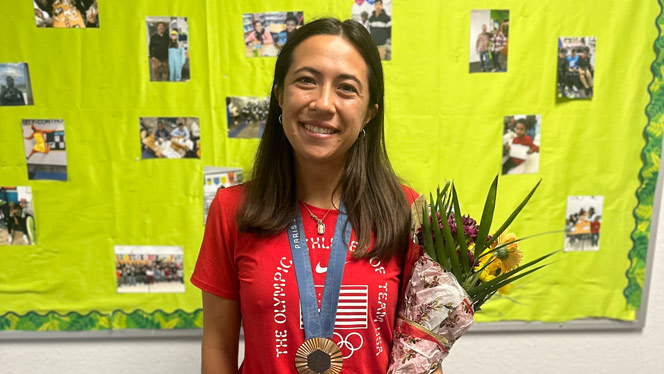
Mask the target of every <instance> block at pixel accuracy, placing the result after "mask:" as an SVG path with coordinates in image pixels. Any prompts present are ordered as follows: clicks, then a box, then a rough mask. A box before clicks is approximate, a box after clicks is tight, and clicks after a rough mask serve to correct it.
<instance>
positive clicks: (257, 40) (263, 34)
mask: <svg viewBox="0 0 664 374" xmlns="http://www.w3.org/2000/svg"><path fill="white" fill-rule="evenodd" d="M272 43H274V40H273V39H272V34H270V32H269V31H268V30H267V29H264V28H263V22H261V21H260V20H255V21H254V30H253V31H252V32H250V33H249V35H248V36H247V37H246V38H245V39H244V44H256V45H259V46H260V45H263V44H272Z"/></svg>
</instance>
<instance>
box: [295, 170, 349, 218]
mask: <svg viewBox="0 0 664 374" xmlns="http://www.w3.org/2000/svg"><path fill="white" fill-rule="evenodd" d="M295 173H296V176H295V183H296V184H297V198H298V199H299V200H300V201H302V202H304V203H307V204H309V205H313V206H315V207H319V208H323V209H331V208H338V207H339V203H340V200H341V189H339V188H337V185H338V184H339V181H340V180H341V177H342V175H343V166H341V167H339V166H333V165H319V164H315V163H308V162H296V165H295Z"/></svg>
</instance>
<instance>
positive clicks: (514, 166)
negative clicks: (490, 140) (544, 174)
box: [502, 114, 542, 175]
mask: <svg viewBox="0 0 664 374" xmlns="http://www.w3.org/2000/svg"><path fill="white" fill-rule="evenodd" d="M541 120H542V116H541V115H539V114H535V115H515V116H505V118H504V119H503V158H502V174H503V175H506V174H537V173H538V172H539V160H540V153H539V152H540V144H541V141H542V140H541V139H542V137H541V131H542V129H541V127H542V123H541Z"/></svg>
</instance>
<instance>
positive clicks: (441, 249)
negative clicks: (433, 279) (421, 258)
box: [431, 193, 451, 270]
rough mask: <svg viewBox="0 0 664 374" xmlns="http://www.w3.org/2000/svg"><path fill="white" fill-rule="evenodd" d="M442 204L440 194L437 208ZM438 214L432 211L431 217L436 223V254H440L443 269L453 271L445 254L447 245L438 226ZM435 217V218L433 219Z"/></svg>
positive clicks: (434, 231) (439, 258)
mask: <svg viewBox="0 0 664 374" xmlns="http://www.w3.org/2000/svg"><path fill="white" fill-rule="evenodd" d="M440 202H441V200H440V193H439V194H438V202H437V203H436V206H437V207H438V208H440V207H441V204H440ZM436 213H438V211H432V212H431V217H432V219H433V221H434V223H433V234H434V236H435V238H436V243H435V244H436V253H437V254H438V262H439V263H440V265H441V266H442V267H443V269H445V270H450V269H451V264H450V260H449V258H448V257H447V255H446V253H445V244H444V240H443V233H442V231H441V230H440V225H439V224H438V216H437V214H436ZM443 213H444V212H443ZM433 217H435V218H433Z"/></svg>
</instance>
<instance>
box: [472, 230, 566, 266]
mask: <svg viewBox="0 0 664 374" xmlns="http://www.w3.org/2000/svg"><path fill="white" fill-rule="evenodd" d="M564 232H565V230H553V231H547V232H542V233H539V234H534V235H529V236H524V237H523V238H519V239H516V240H515V241H513V242H509V243H505V244H501V245H498V246H496V248H493V249H491V250H489V251H486V252H484V253H482V254H480V256H479V257H476V258H477V260H479V259H481V258H482V257H484V256H488V255H490V254H492V253H495V252H497V251H498V250H499V249H501V248H505V247H507V246H510V245H512V244H514V243H518V242H520V241H523V240H526V239H532V238H536V237H538V236H544V235H551V234H561V233H564Z"/></svg>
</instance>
